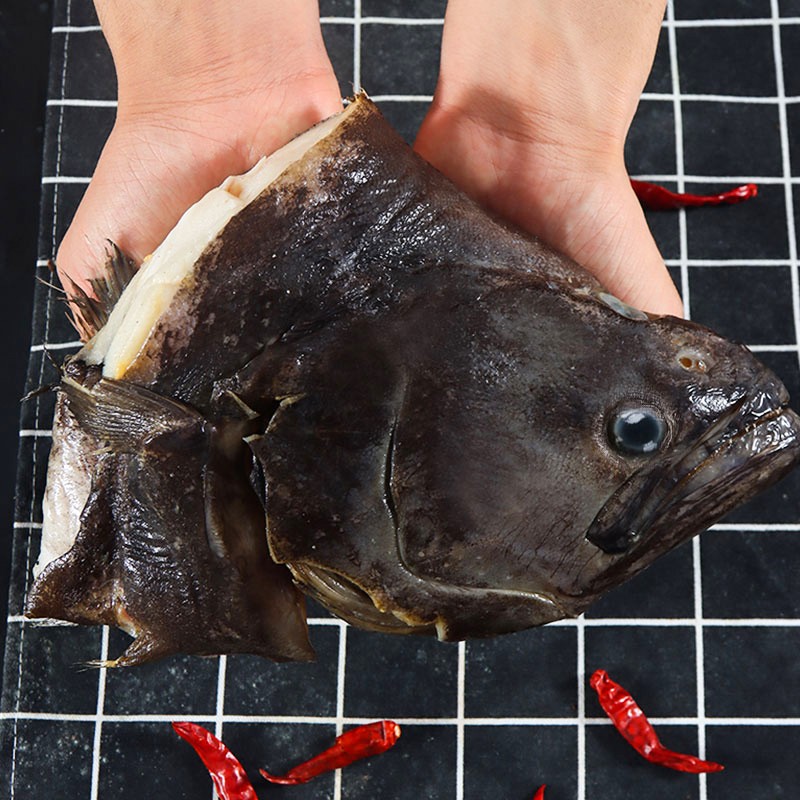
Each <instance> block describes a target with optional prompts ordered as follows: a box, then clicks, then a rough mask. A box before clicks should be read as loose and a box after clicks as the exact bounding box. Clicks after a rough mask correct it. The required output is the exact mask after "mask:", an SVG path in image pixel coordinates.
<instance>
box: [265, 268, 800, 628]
mask: <svg viewBox="0 0 800 800" xmlns="http://www.w3.org/2000/svg"><path fill="white" fill-rule="evenodd" d="M461 280H462V284H464V283H469V281H466V280H465V279H463V278H462V279H461ZM440 283H441V285H443V286H447V287H448V289H447V292H446V294H442V296H441V297H437V296H436V291H435V290H434V289H431V290H430V291H429V292H428V293H427V294H426V296H425V299H424V300H420V299H419V298H417V300H415V301H414V303H412V304H410V305H411V307H410V308H409V309H408V310H405V311H403V312H402V313H400V314H398V320H397V321H396V322H393V321H392V320H391V319H386V318H382V319H381V320H380V323H378V324H374V325H362V326H361V327H358V328H352V327H351V328H349V329H348V332H347V335H346V336H343V341H342V343H341V345H339V346H332V347H331V348H329V349H328V352H330V353H331V354H335V355H331V358H332V361H331V362H329V363H327V364H326V366H325V367H324V368H323V370H322V372H323V373H325V374H331V373H335V374H336V379H335V381H334V385H332V386H331V388H330V390H329V392H328V391H326V390H323V389H320V385H321V384H322V383H324V380H320V379H318V380H317V382H316V384H315V388H313V389H310V390H309V393H308V395H307V396H304V399H303V400H300V401H299V402H297V403H294V404H293V405H292V407H291V409H288V408H287V409H285V410H284V412H283V413H282V414H279V415H277V416H276V418H274V419H273V424H272V425H271V436H272V441H271V443H270V445H265V449H264V458H265V462H266V463H267V465H268V466H267V474H268V484H269V483H270V481H269V478H270V477H271V479H272V485H273V486H274V487H275V488H274V489H270V488H268V489H267V497H268V499H267V511H268V520H269V524H268V531H269V535H270V537H271V547H272V549H273V553H274V554H275V555H276V557H277V559H278V560H280V561H284V562H287V563H289V564H290V566H291V567H292V569H293V571H294V573H295V577H296V578H297V579H298V580H299V581H300V582H301V583H303V584H305V585H306V587H307V588H309V589H310V591H311V593H312V594H314V595H315V596H316V597H317V598H318V599H320V600H321V601H322V602H323V603H324V604H326V605H328V606H329V607H330V608H332V609H333V610H334V611H335V612H336V613H338V614H340V615H342V616H345V617H346V618H349V619H352V620H353V621H355V622H357V623H358V624H362V625H364V624H365V621H366V622H367V626H372V627H375V628H378V629H385V630H393V631H397V630H398V629H400V632H405V631H404V630H403V628H404V627H405V628H407V629H411V630H421V629H426V628H427V629H429V630H431V631H435V632H436V633H438V635H439V637H440V638H443V639H459V638H464V637H472V636H488V635H494V634H497V633H502V632H507V631H511V630H518V629H521V628H525V627H530V626H532V625H536V624H541V623H543V622H548V621H551V620H554V619H558V618H563V617H567V616H574V615H576V614H578V613H581V612H582V611H583V610H584V609H585V608H586V607H587V606H588V605H590V604H591V603H592V602H593V601H594V600H596V599H597V598H598V597H599V596H600V595H602V594H603V593H604V592H605V591H607V590H608V589H611V588H613V587H615V586H617V585H619V584H621V583H622V582H624V581H625V580H627V579H628V578H630V577H632V576H633V575H635V574H637V573H638V572H640V571H641V570H642V569H644V568H645V567H646V566H648V565H649V564H650V563H651V562H652V561H653V560H655V559H656V558H657V557H658V556H660V555H662V554H664V553H665V552H667V551H668V550H670V549H672V548H673V547H675V546H677V545H678V544H680V543H681V542H683V541H685V540H687V539H689V538H690V537H692V536H693V535H695V534H697V533H699V532H700V531H701V530H703V529H704V528H706V527H707V526H708V525H710V524H711V523H712V522H714V521H715V520H717V519H719V518H720V517H721V516H722V515H724V514H725V513H726V512H727V511H729V510H730V509H731V508H732V507H734V506H735V505H738V504H740V503H741V502H743V501H745V500H746V499H748V498H749V497H751V496H752V495H753V494H755V493H756V492H757V491H759V490H760V489H762V488H764V487H766V486H768V485H769V484H771V483H773V482H774V481H776V480H777V479H778V478H780V477H781V476H782V475H783V474H785V473H786V472H787V471H788V470H789V469H791V467H792V466H793V465H794V464H796V462H797V461H798V459H799V458H800V419H798V417H797V416H796V415H795V414H794V412H792V411H791V410H789V409H788V408H787V402H788V396H787V393H786V390H785V389H784V387H783V386H782V384H781V383H780V381H779V380H778V379H777V378H776V377H775V376H774V375H773V374H772V373H771V372H770V371H769V370H768V369H767V368H766V367H764V365H762V364H761V363H760V362H759V361H758V360H757V359H756V358H755V357H754V356H753V355H752V354H751V353H750V352H749V351H748V350H747V349H746V348H745V347H743V346H741V345H738V344H735V343H733V342H729V341H727V340H725V339H723V338H722V337H720V336H717V335H716V334H714V333H712V332H711V331H709V330H707V329H705V328H703V327H702V326H700V325H697V324H694V323H692V322H688V321H684V320H680V319H676V318H672V317H652V316H649V315H647V314H645V313H643V312H640V311H637V310H635V309H631V308H629V307H628V306H625V305H624V304H622V303H621V302H620V301H618V300H617V299H616V298H613V297H612V296H610V295H608V294H605V293H603V292H600V291H597V290H595V289H580V290H572V289H569V290H568V289H566V288H565V287H564V286H559V285H552V286H550V287H548V286H543V285H542V284H541V282H537V281H535V280H532V279H530V278H529V277H528V276H525V275H521V274H519V273H517V274H515V275H513V276H506V277H505V278H504V279H502V280H501V279H499V278H498V277H497V275H494V276H492V278H491V279H489V280H488V282H486V283H482V284H480V285H479V286H474V285H473V286H472V289H471V290H466V289H464V288H463V287H462V288H460V289H454V288H453V287H454V283H455V281H450V280H441V281H440ZM401 319H402V324H401ZM350 342H358V350H359V352H360V353H361V354H364V353H369V356H368V357H367V358H366V360H365V358H364V357H363V355H362V356H359V355H357V354H356V353H355V351H354V349H353V348H352V347H351V345H350ZM322 349H326V348H322ZM366 376H369V377H368V378H367V377H366ZM314 396H316V397H317V398H318V405H317V406H315V402H317V401H315V400H314V399H313V398H314ZM351 403H352V406H350V404H351ZM304 409H305V410H304ZM310 409H315V410H313V411H311V410H310ZM348 409H350V410H348ZM367 409H371V411H367ZM290 420H294V421H293V422H290ZM290 428H291V430H292V433H288V430H289V429H290ZM300 430H304V431H305V432H306V433H307V435H308V436H309V437H310V439H309V441H310V440H311V439H313V441H314V442H315V448H314V450H313V452H314V457H313V459H312V460H309V461H308V462H306V461H302V462H298V461H297V454H298V453H301V452H303V450H304V448H305V447H306V445H303V444H302V443H301V441H300V439H298V438H297V437H298V436H299V435H300V434H298V431H300ZM268 438H269V437H268ZM278 443H280V444H278ZM276 444H278V448H277V450H276V449H275V446H276ZM307 447H308V448H309V452H312V450H311V449H310V445H307ZM268 450H269V451H271V452H270V454H269V455H268V454H267V451H268ZM281 452H283V453H285V458H286V467H285V468H284V469H279V470H276V463H277V460H279V459H280V458H281V455H280V453H281ZM290 459H293V461H292V462H291V464H290ZM342 464H348V465H350V469H349V470H348V471H347V472H346V476H345V477H344V478H343V477H342V468H341V465H342ZM298 472H299V473H301V474H302V476H303V477H302V478H299V477H297V473H298ZM293 473H294V474H293ZM332 476H337V477H335V478H334V477H332ZM303 486H305V487H307V491H306V492H305V493H304V492H303V489H302V487H303ZM290 497H291V499H289V498H290ZM298 503H299V504H300V506H301V507H298ZM292 519H295V521H296V524H292V522H291V520H292ZM303 530H305V531H311V532H312V533H311V534H310V535H309V534H308V533H303ZM289 540H291V544H288V545H287V542H288V541H289ZM331 543H335V545H336V546H335V548H334V547H331V546H330V544H331ZM378 576H379V577H378Z"/></svg>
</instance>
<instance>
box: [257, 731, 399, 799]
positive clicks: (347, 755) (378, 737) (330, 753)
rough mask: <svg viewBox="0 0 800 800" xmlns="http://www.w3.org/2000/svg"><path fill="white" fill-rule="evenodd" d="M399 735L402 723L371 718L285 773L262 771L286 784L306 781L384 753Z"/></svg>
mask: <svg viewBox="0 0 800 800" xmlns="http://www.w3.org/2000/svg"><path fill="white" fill-rule="evenodd" d="M399 737H400V726H399V725H398V724H397V723H396V722H392V721H391V720H388V719H385V720H382V721H380V722H371V723H370V724H369V725H359V726H358V727H357V728H353V729H352V730H349V731H345V732H344V733H343V734H342V735H341V736H337V737H336V741H334V743H333V744H332V745H331V746H330V747H329V748H328V749H327V750H323V751H322V752H321V753H319V754H318V755H316V756H314V757H313V758H310V759H309V760H308V761H304V762H303V763H302V764H298V765H297V766H296V767H293V768H292V769H290V770H289V771H288V772H287V773H286V774H285V775H272V774H271V773H269V772H267V771H266V770H265V769H262V770H259V772H261V774H262V775H263V776H264V777H265V778H266V779H267V780H268V781H270V782H271V783H281V784H285V785H294V784H298V783H305V782H306V781H310V780H311V779H312V778H316V777H317V775H322V774H323V773H325V772H330V771H331V770H334V769H339V768H341V767H346V766H348V764H352V763H353V762H354V761H359V760H360V759H362V758H368V757H369V756H376V755H378V754H379V753H383V752H385V751H386V750H388V749H389V748H390V747H392V745H394V743H395V742H396V741H397V740H398V738H399Z"/></svg>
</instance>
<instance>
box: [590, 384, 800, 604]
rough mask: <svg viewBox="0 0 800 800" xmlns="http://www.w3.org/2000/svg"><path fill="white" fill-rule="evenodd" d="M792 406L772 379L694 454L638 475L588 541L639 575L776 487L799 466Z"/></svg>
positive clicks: (737, 404) (606, 578)
mask: <svg viewBox="0 0 800 800" xmlns="http://www.w3.org/2000/svg"><path fill="white" fill-rule="evenodd" d="M787 403H788V394H787V392H786V389H785V388H784V387H783V385H782V384H781V383H780V382H779V381H777V379H775V378H774V377H771V376H769V377H768V378H767V379H766V380H765V381H764V383H762V384H761V385H760V386H759V388H758V389H756V390H755V391H754V392H752V393H751V394H749V395H744V396H742V397H740V398H739V399H737V400H735V401H733V402H732V403H731V405H730V407H729V408H728V409H727V410H726V411H725V412H724V413H723V414H721V415H720V417H719V418H718V420H717V421H716V422H715V423H714V424H712V425H711V426H709V427H708V428H707V429H706V430H705V432H704V433H703V434H702V435H701V436H700V437H699V439H697V440H696V441H695V442H694V443H693V444H692V445H691V446H690V448H689V449H688V451H687V450H686V449H685V448H684V449H681V450H680V451H678V452H676V454H675V456H674V457H673V458H672V459H671V460H670V461H668V462H667V463H666V464H665V463H664V462H663V461H660V462H659V463H656V464H654V465H653V466H652V467H649V468H645V469H644V470H639V471H637V472H636V473H634V475H633V476H631V478H629V479H628V481H626V483H624V484H623V485H622V486H621V487H620V488H619V489H618V490H617V491H616V492H615V493H614V494H613V495H612V496H611V498H609V500H608V501H606V503H605V505H604V506H603V508H602V509H601V510H600V511H599V513H598V514H597V516H596V517H595V519H594V521H593V523H592V524H591V526H590V527H589V530H588V531H587V533H586V539H587V540H588V541H589V542H591V543H592V544H594V545H595V546H597V547H598V548H600V550H602V551H603V552H604V553H606V554H608V555H611V556H616V557H618V558H619V562H620V563H619V565H618V566H619V568H620V569H622V570H623V571H628V570H625V567H626V566H630V570H629V571H630V572H631V574H632V573H633V572H635V571H639V569H641V568H642V567H643V566H645V565H646V564H648V563H650V562H651V561H653V560H655V559H656V558H657V557H658V556H659V555H660V554H662V553H663V552H665V551H666V550H669V549H670V548H672V547H674V546H675V545H677V544H679V543H680V542H681V541H684V540H686V539H689V538H691V537H692V536H694V535H695V534H697V533H700V532H701V531H702V530H705V529H706V528H707V527H708V526H709V525H711V524H712V523H714V522H715V521H717V520H718V519H719V518H720V517H722V516H723V515H724V514H726V513H727V512H728V511H730V510H731V509H732V508H733V507H734V506H737V505H739V504H740V503H742V502H743V501H745V500H747V499H749V498H750V497H752V496H753V495H755V494H756V493H758V492H760V491H761V490H763V489H765V488H767V487H768V486H770V485H772V484H773V483H776V482H777V481H778V480H780V478H782V477H783V476H784V475H786V473H788V472H789V471H790V470H791V469H792V468H793V467H794V466H795V465H796V464H797V463H798V462H800V417H798V415H797V414H796V413H795V412H794V411H792V410H791V409H790V408H788V406H787ZM634 562H635V563H634ZM615 566H616V565H615ZM618 572H619V570H618V569H616V568H615V569H613V570H611V574H610V575H609V573H608V572H606V574H603V575H601V576H598V582H597V583H595V584H593V589H595V590H598V591H601V590H602V589H603V586H600V585H599V583H603V584H605V583H608V585H609V586H610V585H611V584H614V583H618V582H619V577H618Z"/></svg>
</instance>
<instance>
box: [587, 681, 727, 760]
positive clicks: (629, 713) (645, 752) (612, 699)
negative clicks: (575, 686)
mask: <svg viewBox="0 0 800 800" xmlns="http://www.w3.org/2000/svg"><path fill="white" fill-rule="evenodd" d="M589 685H590V686H591V687H592V689H594V690H595V691H596V692H597V697H598V699H599V700H600V705H601V707H602V709H603V711H605V712H606V714H607V715H608V717H609V719H610V720H611V721H612V722H613V723H614V727H615V728H616V729H617V730H618V731H619V732H620V733H621V734H622V735H623V737H625V739H626V740H627V741H628V743H629V744H630V745H631V746H632V747H633V749H634V750H636V752H637V753H639V754H640V755H642V756H644V757H645V758H646V759H647V760H648V761H650V762H651V763H653V764H660V765H661V766H663V767H669V768H670V769H676V770H679V771H681V772H691V773H694V774H697V773H699V772H720V771H721V770H723V769H725V767H723V766H722V764H715V763H714V762H713V761H703V760H701V759H699V758H697V756H690V755H686V754H685V753H676V752H675V751H673V750H667V748H666V747H664V745H663V744H661V741H660V740H659V738H658V735H657V734H656V732H655V730H654V728H653V726H652V725H651V724H650V721H649V720H648V719H647V717H646V716H645V714H644V711H642V709H641V708H639V706H638V705H637V704H636V701H635V700H634V699H633V697H631V695H630V693H629V692H628V691H627V690H626V689H623V688H622V686H620V685H619V684H618V683H615V682H614V681H612V680H611V678H609V677H608V673H607V672H606V671H605V670H604V669H598V670H597V671H596V672H595V673H594V675H592V677H591V678H590V680H589Z"/></svg>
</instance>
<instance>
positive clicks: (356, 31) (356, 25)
mask: <svg viewBox="0 0 800 800" xmlns="http://www.w3.org/2000/svg"><path fill="white" fill-rule="evenodd" d="M362 22H363V19H362V17H361V0H353V19H352V23H353V93H354V94H358V93H359V92H360V91H361V88H362V87H361V24H362Z"/></svg>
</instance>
